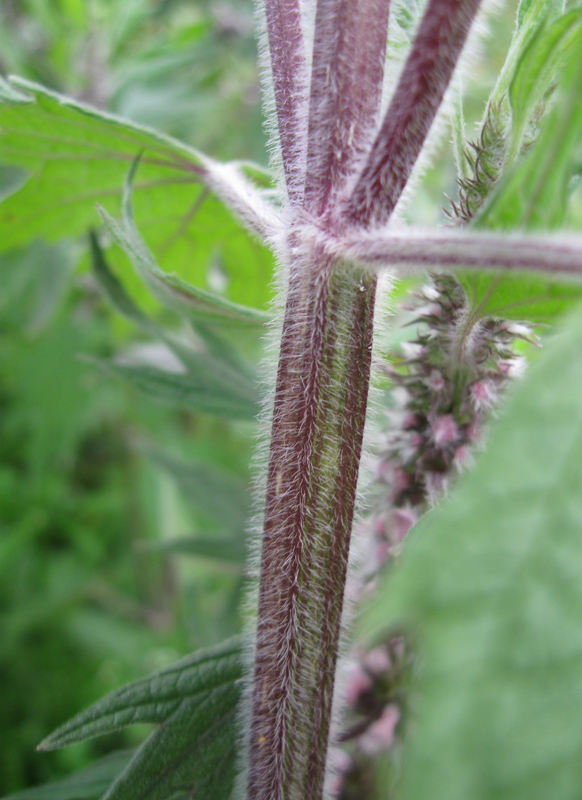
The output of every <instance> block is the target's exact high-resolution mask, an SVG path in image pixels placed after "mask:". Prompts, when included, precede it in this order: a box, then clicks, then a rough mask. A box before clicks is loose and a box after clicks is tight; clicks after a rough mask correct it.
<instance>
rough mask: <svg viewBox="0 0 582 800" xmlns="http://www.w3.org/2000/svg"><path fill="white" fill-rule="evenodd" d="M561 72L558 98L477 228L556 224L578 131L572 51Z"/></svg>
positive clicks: (579, 80) (577, 72)
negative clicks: (530, 145)
mask: <svg viewBox="0 0 582 800" xmlns="http://www.w3.org/2000/svg"><path fill="white" fill-rule="evenodd" d="M570 55H571V58H570V59H569V63H568V64H567V67H565V69H564V70H563V72H562V73H561V81H560V91H559V92H558V98H557V102H556V103H555V104H554V106H553V108H552V109H551V111H550V113H549V114H548V116H547V118H546V120H545V122H544V126H543V129H542V132H541V134H540V136H539V138H538V139H537V141H536V143H535V145H534V146H533V147H532V148H531V150H530V151H529V153H528V155H527V157H526V158H525V159H524V160H523V161H522V162H521V163H520V164H518V165H517V167H516V168H515V169H513V170H510V171H509V172H508V174H507V175H506V176H505V177H504V179H503V180H502V181H501V182H500V183H499V185H498V187H497V188H496V190H495V191H494V192H493V195H492V197H491V199H490V200H489V202H488V203H487V205H486V206H485V208H484V209H483V211H482V213H481V214H480V216H479V217H478V219H477V227H479V228H496V229H509V228H515V227H521V228H542V229H546V230H547V229H550V228H555V227H557V226H559V225H560V224H561V223H562V222H563V220H564V215H565V210H566V201H567V198H568V183H569V181H570V179H571V178H572V175H573V172H574V169H575V166H576V165H577V156H578V153H579V146H580V137H581V134H582V104H581V103H580V93H581V91H582V68H581V62H580V59H579V57H578V54H577V53H574V54H570Z"/></svg>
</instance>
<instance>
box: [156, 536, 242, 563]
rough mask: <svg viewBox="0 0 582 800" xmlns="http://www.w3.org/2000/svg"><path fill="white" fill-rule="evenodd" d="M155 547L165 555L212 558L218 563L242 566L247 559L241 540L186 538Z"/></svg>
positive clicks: (162, 543) (171, 540)
mask: <svg viewBox="0 0 582 800" xmlns="http://www.w3.org/2000/svg"><path fill="white" fill-rule="evenodd" d="M154 546H155V549H156V550H161V551H162V552H164V553H178V554H180V555H188V556H200V557H202V558H212V559H214V560H216V561H224V562H226V563H227V564H239V565H242V564H244V563H245V558H246V551H245V547H244V541H242V540H241V539H240V538H230V539H225V538H224V537H219V536H213V537H210V536H209V537H202V536H184V537H181V538H179V539H169V540H166V541H164V542H159V543H156V544H155V545H154Z"/></svg>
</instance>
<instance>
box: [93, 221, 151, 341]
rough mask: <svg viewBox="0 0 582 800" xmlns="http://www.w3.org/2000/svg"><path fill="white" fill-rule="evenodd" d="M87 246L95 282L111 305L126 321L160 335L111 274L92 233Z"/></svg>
mask: <svg viewBox="0 0 582 800" xmlns="http://www.w3.org/2000/svg"><path fill="white" fill-rule="evenodd" d="M89 244H90V248H91V264H92V267H93V272H94V274H95V277H96V278H97V281H98V283H99V285H100V286H101V288H102V289H103V291H104V292H105V294H106V295H107V297H108V298H109V300H110V301H111V303H112V305H113V306H114V307H115V308H116V309H117V311H119V313H120V314H122V315H123V316H124V317H126V319H128V320H130V321H131V322H133V323H134V325H137V326H138V327H140V328H142V329H143V330H145V331H147V332H148V333H150V334H153V335H154V336H159V335H160V328H159V327H158V326H157V325H156V324H155V322H153V320H151V319H150V318H149V317H148V316H147V315H146V314H144V313H143V311H142V310H141V309H140V308H139V307H138V306H137V305H136V304H135V303H134V302H133V300H132V299H131V297H130V296H129V295H128V293H127V292H126V291H125V289H124V288H123V284H122V283H121V281H119V280H118V278H117V277H116V276H115V275H114V274H113V272H112V271H111V269H110V268H109V265H108V263H107V259H106V258H105V254H104V253H103V250H102V249H101V246H100V244H99V240H98V239H97V236H96V234H95V232H94V231H91V232H90V234H89Z"/></svg>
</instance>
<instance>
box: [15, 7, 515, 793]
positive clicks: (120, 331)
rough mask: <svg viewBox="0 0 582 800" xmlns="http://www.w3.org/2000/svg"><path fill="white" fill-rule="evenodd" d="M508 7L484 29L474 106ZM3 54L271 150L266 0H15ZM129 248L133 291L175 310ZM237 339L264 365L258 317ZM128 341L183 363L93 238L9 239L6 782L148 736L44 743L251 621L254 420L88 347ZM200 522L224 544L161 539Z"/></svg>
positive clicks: (114, 346)
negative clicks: (152, 289) (255, 1)
mask: <svg viewBox="0 0 582 800" xmlns="http://www.w3.org/2000/svg"><path fill="white" fill-rule="evenodd" d="M513 13H514V5H512V4H510V5H509V8H508V11H507V18H506V20H505V21H503V20H501V22H498V23H497V26H496V35H495V36H494V37H492V38H491V39H489V44H487V45H486V46H484V48H483V54H482V58H481V59H480V67H479V70H478V71H477V74H476V80H475V82H474V84H471V87H470V92H469V103H468V107H467V112H468V117H469V120H470V121H475V120H477V119H478V118H479V116H480V114H481V109H482V103H483V100H484V98H485V97H486V95H487V93H488V90H489V88H490V86H491V82H492V79H493V76H494V75H495V71H496V69H497V68H498V66H499V64H500V63H502V60H503V57H504V53H505V47H506V45H507V42H508V39H509V35H510V30H511V25H510V24H508V22H507V20H509V19H510V18H511V17H512V16H513ZM0 73H1V74H3V75H8V74H17V75H21V76H24V77H26V78H29V79H31V80H34V81H38V82H39V83H42V84H44V85H46V86H48V87H50V88H53V89H55V90H57V91H60V92H63V93H65V94H70V95H73V96H74V97H75V98H77V99H80V100H83V101H85V102H88V103H91V104H93V105H96V106H98V107H99V108H103V109H107V110H110V111H113V112H115V113H117V114H120V115H122V116H126V117H129V118H131V119H133V120H135V121H137V122H139V123H141V124H145V125H151V126H154V127H156V128H158V129H160V130H162V131H164V132H166V133H169V134H171V135H173V136H176V137H178V138H180V139H182V140H184V141H187V142H189V143H191V144H194V145H195V146H196V147H197V148H199V149H201V150H204V151H206V152H208V153H209V154H211V155H212V156H215V157H217V158H222V159H236V158H245V159H252V160H255V161H258V162H259V163H263V164H265V163H266V158H267V156H266V148H265V136H264V132H263V129H262V123H261V111H260V100H259V85H258V73H257V67H256V47H255V43H254V20H253V11H252V6H251V3H250V2H243V0H236V2H230V3H229V2H193V0H187V1H184V2H182V1H181V0H161V1H159V2H153V1H151V2H147V1H146V0H89V2H87V1H86V0H29V1H28V2H25V1H24V0H22V1H21V2H18V1H17V0H3V2H2V3H1V4H0ZM439 152H440V156H439V158H437V159H436V161H435V165H434V166H433V167H432V168H431V169H430V170H429V171H428V173H427V175H426V177H425V179H424V181H423V183H422V186H421V190H420V192H419V194H418V196H417V198H416V201H415V203H414V205H413V206H412V207H411V209H410V212H409V214H410V218H411V219H412V220H414V221H421V222H422V223H424V224H428V223H433V222H435V221H436V220H437V219H440V217H441V211H440V206H441V205H442V204H443V197H442V192H443V190H448V191H449V193H450V194H454V170H453V166H452V160H451V158H450V154H449V148H448V142H447V137H446V136H445V137H444V139H443V144H442V146H441V148H440V150H439ZM97 221H98V220H97V217H96V223H97ZM126 267H127V271H126V273H124V277H125V278H127V280H129V282H130V284H131V291H132V296H133V298H134V300H136V301H137V302H138V303H140V304H141V305H142V306H144V307H146V308H147V309H148V310H149V311H151V312H152V313H153V314H156V315H157V316H158V318H159V319H160V320H161V322H162V323H163V324H164V325H166V326H168V327H171V326H176V324H177V322H176V320H175V319H174V318H172V316H171V315H169V314H168V312H167V311H165V310H163V309H161V308H159V307H158V306H156V304H155V303H153V301H152V300H151V298H150V296H149V295H148V293H147V290H146V289H145V288H144V287H143V286H142V285H141V284H140V283H139V281H137V280H136V279H135V278H134V277H130V276H131V268H130V267H129V266H128V265H126ZM271 268H272V265H271V263H270V261H269V262H266V266H265V262H263V263H262V264H261V265H259V266H258V267H257V270H256V272H257V275H258V276H260V277H259V278H257V280H256V285H254V286H253V292H252V302H253V304H254V305H256V306H261V307H266V305H267V304H268V301H269V298H270V294H271V286H270V271H271ZM212 269H213V264H212V263H210V262H209V264H208V274H209V276H210V277H209V280H208V285H209V287H210V288H214V289H215V290H219V289H220V288H221V285H220V282H221V279H222V277H223V276H221V274H220V272H218V273H217V274H216V275H214V284H213V282H212V279H211V277H212V275H211V273H212ZM246 269H247V271H248V265H247V268H246ZM248 295H249V292H248V287H247V289H246V290H244V291H243V289H241V291H240V296H238V297H237V296H232V294H231V299H233V300H238V301H239V302H250V300H249V297H248ZM238 339H239V340H238V345H239V348H240V349H241V350H242V352H243V353H244V355H245V357H246V359H247V361H248V362H249V363H250V364H251V365H256V363H257V361H258V359H259V357H260V352H261V346H260V342H259V334H258V333H256V334H249V335H245V337H243V338H242V340H241V338H240V337H238ZM119 353H125V354H128V353H129V354H133V355H134V356H135V355H136V354H138V355H139V354H147V357H148V358H149V359H150V360H153V361H155V360H156V359H157V360H158V361H159V362H160V363H162V362H164V363H165V364H166V366H167V364H168V361H167V360H168V352H167V349H166V350H164V349H163V348H160V346H159V345H158V344H155V345H154V344H152V343H151V342H149V341H148V340H147V339H146V338H144V336H143V335H140V334H139V333H138V332H137V331H136V329H135V328H134V327H133V326H132V325H130V324H129V323H128V322H126V321H124V320H123V319H121V317H120V316H119V315H118V314H117V313H116V312H115V311H114V310H112V308H111V306H110V304H109V303H108V302H107V301H106V300H105V299H104V297H103V294H102V292H101V291H100V289H99V287H98V285H97V283H96V281H95V278H94V276H93V275H92V273H91V271H90V269H89V266H88V259H87V249H86V243H83V242H71V241H68V242H63V243H60V244H56V245H55V244H53V245H47V244H45V243H43V242H42V241H36V242H34V243H33V244H32V245H31V246H30V247H29V248H27V249H25V250H19V251H16V252H11V253H8V254H6V255H3V256H1V257H0V685H1V687H2V688H1V702H0V741H1V743H2V744H1V747H0V796H2V795H4V794H8V793H11V792H15V791H17V790H19V789H21V788H23V787H26V786H31V785H34V784H37V783H40V782H44V781H47V780H49V779H52V778H57V777H59V776H61V775H64V774H67V773H69V772H70V771H72V770H73V769H75V768H78V767H82V766H84V765H85V764H87V763H90V762H91V761H92V760H93V759H94V758H95V757H97V756H99V755H101V754H103V753H106V752H109V751H110V750H111V749H116V748H124V747H128V746H131V745H132V744H133V743H135V742H137V741H138V740H139V738H140V731H139V730H131V731H130V732H129V733H127V732H125V731H124V732H123V733H120V734H118V735H117V736H116V737H114V738H113V739H112V738H111V737H109V738H105V739H98V740H95V741H93V742H88V743H84V744H83V745H78V746H75V747H72V748H69V749H66V750H63V751H57V752H51V753H43V754H37V753H36V752H35V746H36V745H37V744H38V742H39V741H40V740H41V739H42V738H43V737H44V736H46V735H47V734H48V733H50V732H51V731H52V730H53V729H54V728H55V727H56V726H58V725H59V724H60V723H62V722H64V721H65V720H66V719H68V718H69V717H71V716H72V715H74V714H75V713H76V712H78V711H79V710H81V709H82V708H84V707H85V706H87V705H88V704H89V703H91V702H93V701H94V700H96V699H97V698H99V697H100V696H101V695H103V694H104V693H106V692H108V691H111V690H112V689H114V688H116V687H117V686H119V685H121V684H123V683H124V682H127V681H129V680H132V679H133V678H136V677H138V676H141V675H144V674H146V673H147V672H149V671H152V670H153V669H157V668H159V667H162V666H164V665H166V664H168V663H170V662H172V661H173V660H175V659H176V658H178V657H179V656H181V655H182V654H184V653H187V652H189V651H191V650H193V649H195V648H197V647H201V646H204V645H207V644H211V643H215V642H219V641H221V640H223V639H225V638H226V637H228V636H229V635H231V634H232V633H234V632H235V631H237V630H238V629H239V626H240V618H239V598H240V590H241V583H242V565H241V561H242V550H243V548H242V547H241V546H240V542H241V540H242V537H243V530H244V524H245V518H246V515H247V507H248V491H247V486H248V481H249V467H248V465H249V460H250V455H251V450H252V446H253V436H254V425H253V424H252V423H250V422H231V421H227V420H221V419H217V418H214V417H212V416H210V415H207V414H200V413H196V412H193V411H189V410H187V409H186V410H185V409H183V408H182V409H180V410H176V409H174V408H172V407H171V405H160V404H158V403H156V402H155V401H154V400H152V399H150V398H149V397H147V396H146V395H144V394H143V393H140V392H139V391H138V390H137V389H136V388H134V387H132V386H130V385H129V384H127V383H123V382H121V381H118V380H116V379H114V378H112V377H110V376H108V375H104V374H103V373H102V371H100V370H99V369H97V368H96V366H95V364H94V363H93V362H92V361H91V359H92V358H93V359H95V358H106V357H109V356H112V355H114V354H119ZM225 496H226V497H227V498H228V502H227V503H226V505H225V501H224V497H225ZM192 534H196V535H197V536H198V537H199V538H200V537H204V538H205V541H206V543H207V545H206V547H207V551H208V553H209V554H210V555H211V556H212V557H211V558H209V557H204V556H202V555H201V554H200V553H201V548H200V547H199V548H198V553H197V554H196V553H195V554H190V555H188V554H184V553H182V554H175V553H168V552H167V549H166V550H163V548H162V547H161V546H160V545H161V544H163V543H164V542H166V543H167V541H168V540H171V539H176V538H178V537H184V536H188V535H192ZM213 537H214V538H213ZM209 541H214V542H217V543H218V545H217V546H216V547H214V546H213V545H212V544H208V542H209ZM178 549H179V548H178ZM182 549H183V548H182ZM202 549H204V548H202Z"/></svg>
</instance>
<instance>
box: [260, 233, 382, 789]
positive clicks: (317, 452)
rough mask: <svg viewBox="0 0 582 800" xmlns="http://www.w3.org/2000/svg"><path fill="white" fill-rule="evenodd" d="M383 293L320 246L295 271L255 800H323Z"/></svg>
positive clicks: (271, 526)
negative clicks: (378, 300)
mask: <svg viewBox="0 0 582 800" xmlns="http://www.w3.org/2000/svg"><path fill="white" fill-rule="evenodd" d="M375 285H376V284H375V279H374V278H373V277H371V276H362V275H360V276H358V275H356V270H354V269H351V270H345V271H344V270H342V269H341V268H339V267H337V266H335V265H334V262H333V261H331V260H330V259H328V258H326V257H325V255H324V254H323V252H322V251H321V250H320V249H319V248H317V247H316V248H314V250H313V251H312V252H311V254H310V256H309V260H307V259H306V260H305V261H303V260H302V261H301V263H297V264H296V265H295V266H294V267H292V269H291V276H290V287H289V293H288V298H287V308H286V314H285V320H284V326H283V335H282V340H281V350H280V357H279V371H278V377H277V387H276V393H275V404H274V411H273V425H272V436H271V449H270V456H269V469H268V475H267V498H266V507H265V518H264V531H263V544H262V557H261V583H260V589H259V609H258V624H257V640H256V655H255V673H254V681H253V692H254V694H253V701H252V718H251V732H250V759H249V778H248V797H249V800H291V799H292V798H293V799H296V798H309V800H319V798H321V796H322V792H323V783H324V775H325V761H326V754H327V747H328V740H329V731H330V715H331V706H332V697H333V689H334V676H335V668H336V660H337V653H338V643H339V634H340V624H341V613H342V607H343V597H344V590H345V582H346V570H347V559H348V551H349V542H350V533H351V525H352V519H353V513H354V503H355V495H356V483H357V477H358V465H359V459H360V452H361V445H362V434H363V425H364V420H365V415H366V404H367V393H368V383H369V376H370V364H371V344H372V316H373V308H374V297H375Z"/></svg>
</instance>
